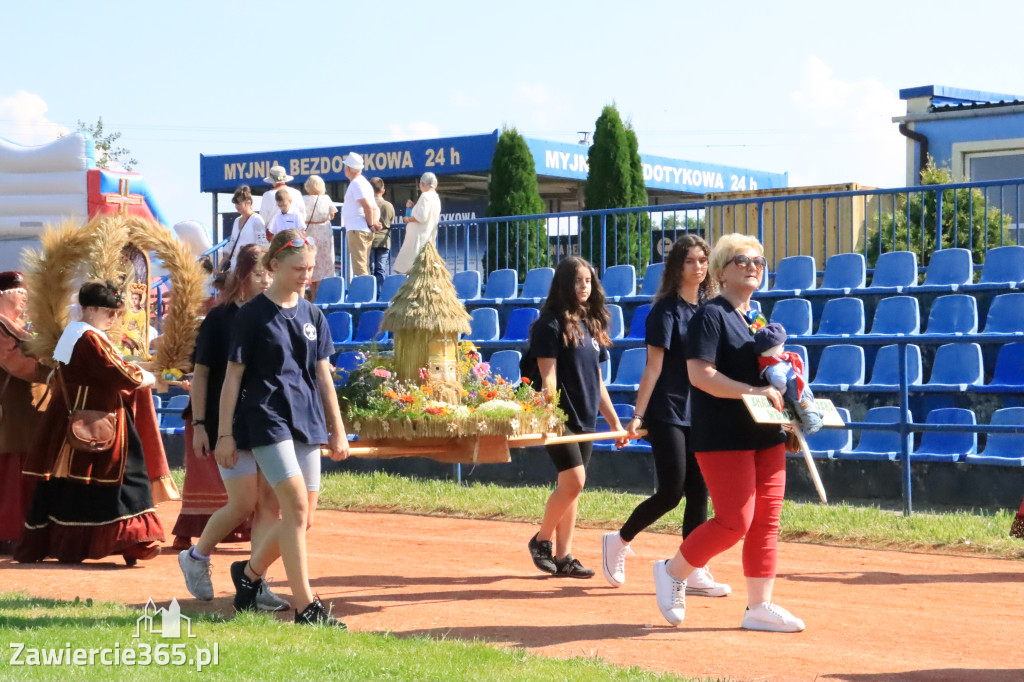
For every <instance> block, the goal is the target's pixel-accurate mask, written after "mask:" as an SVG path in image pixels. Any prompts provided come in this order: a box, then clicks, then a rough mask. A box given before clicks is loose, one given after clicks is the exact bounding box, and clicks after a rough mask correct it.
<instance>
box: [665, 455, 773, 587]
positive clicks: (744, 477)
mask: <svg viewBox="0 0 1024 682" xmlns="http://www.w3.org/2000/svg"><path fill="white" fill-rule="evenodd" d="M697 461H698V462H699V463H700V471H701V473H702V474H704V481H705V483H707V486H708V493H709V494H710V495H711V502H712V504H713V505H714V508H715V516H714V518H712V519H709V520H708V521H707V522H705V523H703V524H701V525H700V526H698V527H697V528H696V529H695V530H694V531H693V532H692V533H690V534H689V535H688V536H687V537H686V540H684V541H683V544H682V545H680V547H679V551H680V552H682V554H683V558H684V559H686V562H687V563H689V564H690V565H691V566H706V565H707V563H708V561H709V560H710V559H711V558H712V557H714V556H716V555H718V554H721V553H722V552H724V551H725V550H727V549H729V548H730V547H732V546H733V545H735V544H736V543H737V542H739V541H740V538H744V537H745V539H744V540H743V575H744V576H745V577H747V578H774V577H775V564H776V560H777V558H778V541H779V514H780V513H781V512H782V497H783V494H784V493H785V492H786V449H785V446H784V445H782V444H779V445H776V446H775V447H772V448H768V449H765V450H716V451H712V452H698V453H697Z"/></svg>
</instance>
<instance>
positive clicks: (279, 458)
mask: <svg viewBox="0 0 1024 682" xmlns="http://www.w3.org/2000/svg"><path fill="white" fill-rule="evenodd" d="M252 454H253V456H254V457H255V460H256V463H257V464H258V465H259V467H260V471H262V472H263V477H264V478H266V479H267V483H269V484H270V487H271V488H275V487H277V484H278V483H280V482H281V481H286V480H288V479H289V478H292V477H293V476H302V479H303V481H305V483H306V490H308V491H311V492H312V491H316V490H320V445H319V444H316V445H309V444H307V443H302V442H299V441H293V440H285V441H281V442H280V443H272V444H271V445H260V446H258V447H255V448H253V449H252ZM239 460H241V453H239Z"/></svg>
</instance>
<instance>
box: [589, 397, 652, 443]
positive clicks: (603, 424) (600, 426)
mask: <svg viewBox="0 0 1024 682" xmlns="http://www.w3.org/2000/svg"><path fill="white" fill-rule="evenodd" d="M612 409H613V410H615V414H616V415H617V416H618V418H619V422H620V423H622V425H623V427H624V428H625V426H626V424H627V423H628V422H629V420H630V419H632V418H633V406H632V405H627V404H626V403H612ZM609 430H610V426H609V424H608V421H607V420H606V419H605V418H604V415H602V414H598V416H597V431H598V433H601V432H604V431H609ZM594 450H595V451H597V452H601V451H604V452H608V451H615V452H650V451H651V446H650V445H649V444H648V443H647V442H646V441H644V440H642V439H640V440H634V441H630V443H629V445H627V446H626V447H624V448H622V449H621V450H615V441H613V440H599V441H595V442H594Z"/></svg>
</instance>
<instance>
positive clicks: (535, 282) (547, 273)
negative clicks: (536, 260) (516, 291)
mask: <svg viewBox="0 0 1024 682" xmlns="http://www.w3.org/2000/svg"><path fill="white" fill-rule="evenodd" d="M554 276H555V270H554V268H534V269H533V270H530V271H528V272H527V273H526V280H525V281H524V282H523V293H521V294H520V295H519V297H518V300H520V301H523V302H530V303H534V304H538V303H540V302H541V301H543V300H544V299H545V298H547V297H548V292H549V291H550V290H551V280H552V279H553V278H554Z"/></svg>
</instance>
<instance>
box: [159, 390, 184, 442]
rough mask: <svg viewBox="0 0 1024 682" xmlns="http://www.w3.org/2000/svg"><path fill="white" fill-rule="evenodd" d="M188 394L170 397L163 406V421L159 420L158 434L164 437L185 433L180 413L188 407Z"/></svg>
mask: <svg viewBox="0 0 1024 682" xmlns="http://www.w3.org/2000/svg"><path fill="white" fill-rule="evenodd" d="M188 400H189V397H188V394H187V393H186V394H185V395H176V396H173V397H171V399H170V400H168V401H167V404H166V405H165V406H164V414H163V419H161V420H160V433H162V434H164V435H165V436H171V435H180V434H183V433H185V420H184V419H182V417H181V413H182V411H184V409H185V408H186V407H188Z"/></svg>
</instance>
